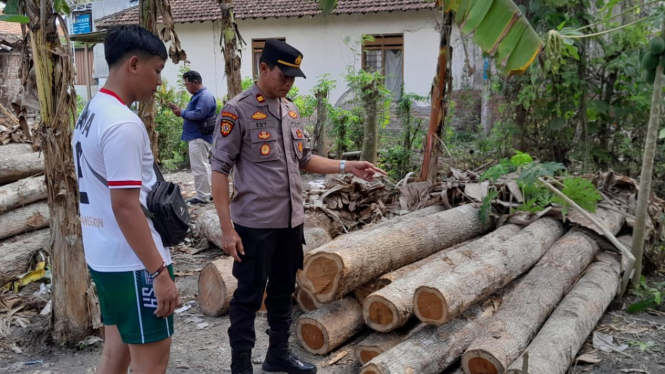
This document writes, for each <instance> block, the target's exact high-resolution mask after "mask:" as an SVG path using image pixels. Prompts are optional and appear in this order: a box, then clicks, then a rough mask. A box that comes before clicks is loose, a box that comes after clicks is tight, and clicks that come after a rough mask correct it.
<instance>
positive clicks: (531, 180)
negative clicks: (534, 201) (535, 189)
mask: <svg viewBox="0 0 665 374" xmlns="http://www.w3.org/2000/svg"><path fill="white" fill-rule="evenodd" d="M565 169H566V167H565V166H564V165H563V164H560V163H558V162H543V163H540V162H532V163H531V164H528V165H525V166H524V168H523V169H522V172H521V173H520V177H519V178H518V179H517V181H518V182H521V183H524V184H525V185H529V186H533V185H534V184H536V182H537V181H538V178H545V177H551V176H554V173H556V172H557V171H559V170H565Z"/></svg>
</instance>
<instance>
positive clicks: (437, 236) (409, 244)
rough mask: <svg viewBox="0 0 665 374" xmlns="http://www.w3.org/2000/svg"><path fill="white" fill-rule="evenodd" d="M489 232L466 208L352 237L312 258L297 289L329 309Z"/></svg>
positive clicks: (319, 250)
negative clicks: (371, 283)
mask: <svg viewBox="0 0 665 374" xmlns="http://www.w3.org/2000/svg"><path fill="white" fill-rule="evenodd" d="M489 229H491V224H484V223H483V222H481V220H480V218H479V215H478V210H477V209H476V208H474V207H472V206H470V205H465V206H461V207H458V208H455V209H451V210H447V211H445V212H441V213H437V214H432V215H429V216H426V217H421V218H415V219H410V220H404V221H402V222H399V223H396V224H394V225H390V226H385V227H379V228H376V229H374V230H371V231H369V232H366V233H365V232H362V231H358V232H354V233H350V234H347V235H344V236H343V237H341V238H338V239H336V240H334V241H332V242H330V243H328V244H326V245H323V246H321V247H319V248H317V249H315V250H314V251H312V252H310V254H309V256H307V259H306V260H305V266H304V269H303V274H302V275H303V276H301V277H299V282H300V286H301V287H305V288H307V289H309V290H310V292H312V293H313V294H314V297H316V299H317V301H319V302H322V303H329V302H332V301H334V300H336V299H339V298H341V297H342V296H343V295H346V294H347V293H349V292H351V291H353V290H354V289H356V288H357V287H358V286H361V285H363V284H365V283H367V282H369V281H371V280H372V279H374V278H377V277H379V276H380V275H381V274H385V273H387V272H390V271H392V270H395V269H398V268H400V267H402V266H405V265H408V264H410V263H413V262H415V261H418V260H420V259H423V258H425V257H427V256H429V255H431V254H433V253H435V252H438V251H441V250H443V249H446V248H448V247H450V246H451V245H453V244H455V243H459V242H463V241H466V240H468V239H470V238H473V237H476V236H478V235H480V234H482V233H484V232H486V231H488V230H489Z"/></svg>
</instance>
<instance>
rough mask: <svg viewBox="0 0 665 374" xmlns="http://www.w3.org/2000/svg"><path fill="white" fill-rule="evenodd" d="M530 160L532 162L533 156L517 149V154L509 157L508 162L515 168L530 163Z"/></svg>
mask: <svg viewBox="0 0 665 374" xmlns="http://www.w3.org/2000/svg"><path fill="white" fill-rule="evenodd" d="M532 162H533V158H532V157H531V155H530V154H528V153H522V152H520V151H517V154H515V156H513V157H511V158H510V163H511V164H512V165H513V167H515V168H519V167H521V166H524V165H527V164H530V163H532Z"/></svg>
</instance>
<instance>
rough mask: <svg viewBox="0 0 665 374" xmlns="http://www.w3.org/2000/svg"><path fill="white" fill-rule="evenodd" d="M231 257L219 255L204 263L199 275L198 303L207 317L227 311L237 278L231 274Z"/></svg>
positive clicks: (236, 285)
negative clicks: (206, 263)
mask: <svg viewBox="0 0 665 374" xmlns="http://www.w3.org/2000/svg"><path fill="white" fill-rule="evenodd" d="M233 261H234V260H233V257H228V256H225V257H220V258H218V259H216V260H215V261H213V262H211V263H209V264H208V265H206V266H205V267H204V268H203V270H202V271H201V274H200V275H199V304H200V305H201V312H203V314H205V315H206V316H208V317H218V316H221V315H222V314H224V313H226V312H228V311H229V306H230V305H231V298H232V297H233V293H234V292H235V290H236V288H238V280H237V279H236V278H235V277H234V276H233V274H232V270H233Z"/></svg>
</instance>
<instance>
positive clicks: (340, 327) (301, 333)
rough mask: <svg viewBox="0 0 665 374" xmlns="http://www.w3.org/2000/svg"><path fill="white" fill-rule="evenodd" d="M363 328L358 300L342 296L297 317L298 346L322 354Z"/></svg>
mask: <svg viewBox="0 0 665 374" xmlns="http://www.w3.org/2000/svg"><path fill="white" fill-rule="evenodd" d="M364 327H365V324H364V323H363V310H362V307H361V306H360V303H359V302H358V301H356V299H354V298H353V297H345V298H343V299H340V300H337V301H335V302H334V303H330V304H327V305H324V306H322V307H321V308H319V309H317V310H315V311H313V312H310V313H306V314H303V315H302V316H300V318H298V323H297V325H296V334H297V336H298V341H299V342H300V345H301V346H302V347H303V348H305V349H306V350H307V351H308V352H310V353H313V354H318V355H324V354H326V353H328V352H331V351H332V350H334V349H335V348H337V347H339V346H340V345H342V344H344V342H346V341H347V340H349V339H350V338H351V337H353V336H354V335H355V334H356V333H358V332H360V331H361V330H362V329H363V328H364Z"/></svg>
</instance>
